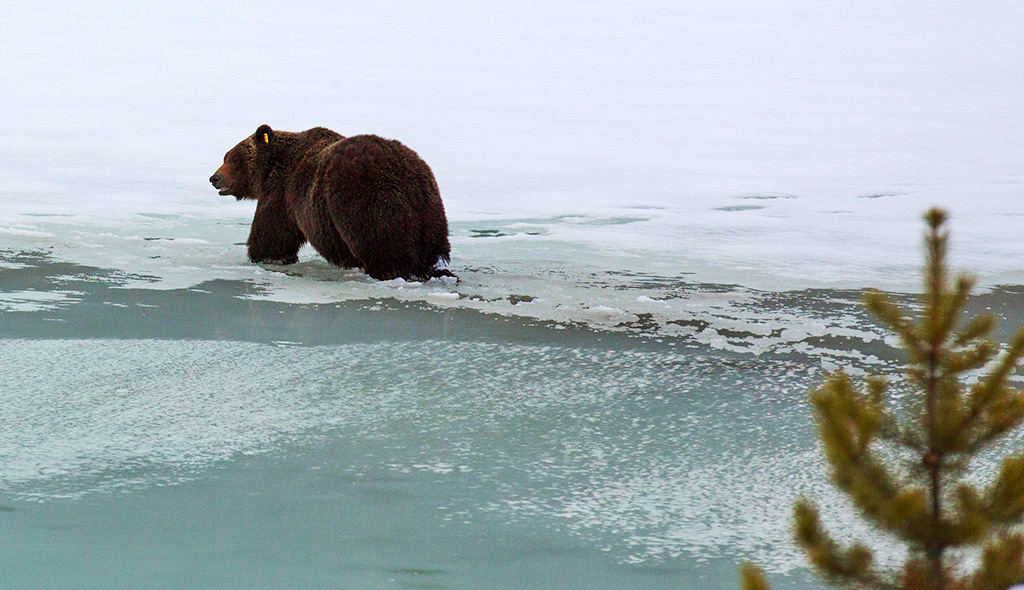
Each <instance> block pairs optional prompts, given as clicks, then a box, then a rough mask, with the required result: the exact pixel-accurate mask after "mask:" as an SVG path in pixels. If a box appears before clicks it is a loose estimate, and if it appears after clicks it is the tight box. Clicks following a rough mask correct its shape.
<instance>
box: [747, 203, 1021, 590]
mask: <svg viewBox="0 0 1024 590" xmlns="http://www.w3.org/2000/svg"><path fill="white" fill-rule="evenodd" d="M945 218H946V215H945V213H944V212H943V211H941V210H938V209H932V210H931V211H929V212H928V213H927V214H926V215H925V221H926V222H927V224H928V231H927V233H926V235H925V245H926V247H927V262H926V265H925V269H924V274H925V285H924V295H923V296H922V300H921V309H920V314H919V317H918V318H917V319H916V320H914V321H912V320H911V319H908V318H907V317H906V316H905V315H904V314H903V312H902V311H901V310H900V309H899V308H898V307H897V306H896V305H895V304H894V303H893V302H892V301H890V300H889V298H887V297H886V296H885V295H883V294H882V293H880V292H878V291H869V292H868V293H867V294H866V295H865V297H864V303H865V305H866V306H867V308H868V310H869V311H870V312H871V313H872V314H873V315H874V316H875V317H876V318H877V319H878V320H879V321H880V322H881V323H882V324H884V325H885V327H887V328H888V329H889V330H891V331H892V332H893V333H894V334H895V335H897V336H898V337H899V339H900V342H901V344H902V347H903V349H904V350H905V352H906V355H907V362H906V369H907V371H906V375H907V379H906V382H905V384H904V385H905V389H904V391H905V394H906V395H905V398H904V403H903V404H902V406H903V407H902V408H901V409H900V410H899V411H896V410H895V409H894V408H893V407H892V406H891V405H890V404H889V403H888V397H889V396H888V394H889V383H888V381H887V380H885V379H883V378H881V377H870V378H868V379H866V380H865V381H864V382H863V383H862V384H858V383H856V382H855V381H854V380H853V379H852V378H851V377H850V376H849V375H847V374H846V373H845V372H843V371H841V370H840V371H837V372H835V373H833V374H832V375H830V376H829V377H828V378H827V379H826V380H825V382H824V383H822V384H821V385H820V386H818V387H817V388H815V389H814V390H812V391H811V394H810V401H811V405H812V407H813V410H814V414H815V418H816V419H817V423H818V432H819V434H820V437H821V441H822V445H823V447H824V451H825V456H826V459H827V460H828V463H829V465H830V467H831V471H832V481H833V483H834V484H835V485H836V487H838V488H839V489H840V490H842V491H843V492H845V493H846V494H847V495H848V496H849V497H850V499H851V500H852V501H853V503H854V505H855V506H856V507H857V509H858V510H859V512H860V515H861V516H862V517H863V518H865V519H866V520H867V521H869V522H870V523H871V524H872V525H874V527H875V528H877V529H880V530H882V531H885V532H887V533H889V534H890V535H892V536H893V537H895V538H896V539H897V540H898V541H899V542H901V543H903V544H905V545H906V547H907V549H908V553H909V557H908V559H907V562H906V563H905V564H904V565H903V566H902V567H901V568H899V569H896V570H890V569H886V568H883V567H880V566H878V565H877V564H876V563H875V559H874V554H873V553H872V551H871V550H870V549H869V548H868V547H867V545H864V544H860V543H855V544H853V545H850V546H844V545H842V544H840V543H839V542H837V541H836V540H835V539H833V538H832V537H831V536H830V535H829V533H828V531H826V530H825V528H824V527H823V526H822V523H821V521H820V518H819V514H818V509H817V508H816V507H815V506H814V504H813V503H812V502H811V501H810V500H807V499H801V500H799V501H798V502H797V503H796V505H795V506H794V516H795V527H794V529H795V530H794V534H795V537H796V542H797V543H798V544H799V545H800V546H801V547H802V548H803V549H804V551H805V552H806V553H807V556H808V558H809V560H810V562H811V564H812V565H813V566H814V569H815V570H817V571H818V573H819V574H820V575H821V576H822V577H823V578H824V579H825V581H826V582H828V583H830V584H832V585H835V586H840V587H845V588H879V589H893V590H896V589H899V590H1006V588H1008V587H1010V586H1012V585H1013V584H1019V583H1022V582H1024V536H1022V535H1021V534H1020V533H1019V532H1018V531H1017V530H1016V529H1015V525H1017V524H1019V523H1020V522H1021V517H1022V515H1024V455H1018V456H1013V457H1008V458H1005V459H1004V460H1003V463H1002V466H1001V469H1000V470H999V472H998V474H997V475H996V476H995V479H994V480H992V481H991V482H989V483H988V485H987V486H986V487H982V488H979V487H975V486H974V485H971V484H969V483H968V482H967V479H966V477H965V476H966V475H968V474H969V472H970V466H971V465H970V463H971V460H972V459H973V458H974V457H975V456H976V455H977V454H978V453H979V452H982V451H984V450H985V449H986V448H987V447H989V446H990V445H991V444H992V443H994V442H996V441H998V440H999V439H1000V438H1001V437H1003V436H1005V435H1006V434H1007V433H1008V432H1010V431H1011V430H1012V429H1014V428H1016V427H1017V426H1019V425H1020V424H1021V422H1022V421H1024V395H1022V394H1021V393H1020V392H1019V391H1016V390H1015V389H1013V388H1011V387H1010V386H1009V385H1008V383H1007V380H1008V377H1009V376H1010V375H1011V374H1012V373H1013V371H1014V370H1015V368H1016V365H1017V362H1018V361H1019V360H1020V358H1021V355H1022V354H1024V330H1021V331H1019V332H1018V333H1017V335H1016V337H1014V339H1013V341H1012V342H1011V343H1010V345H1009V346H1008V348H1007V349H1006V350H1005V351H1003V352H1002V353H1000V351H999V347H998V346H997V345H996V343H995V342H993V341H992V340H991V338H990V335H991V333H992V330H993V328H994V325H995V323H994V321H993V318H992V316H991V315H988V314H985V315H980V316H977V317H974V318H970V319H965V318H964V308H965V306H966V304H967V300H968V298H969V295H970V290H971V287H972V285H973V280H972V279H970V278H968V277H963V276H961V277H957V278H956V279H955V280H954V281H953V282H952V283H951V282H950V279H949V278H948V277H947V267H946V262H945V256H946V246H947V240H948V233H947V232H945V231H944V229H943V224H944V223H945ZM970 547H980V548H981V559H980V562H979V563H978V566H977V569H976V570H975V571H974V572H970V573H967V572H965V571H963V568H962V567H955V566H956V565H961V566H962V564H961V563H960V561H959V560H961V559H962V557H963V552H962V551H958V550H961V549H965V548H970ZM741 581H742V584H743V588H744V589H745V590H766V589H767V588H768V585H767V583H766V582H765V579H764V576H763V573H762V572H761V571H760V570H759V569H758V568H756V567H754V566H752V565H749V564H747V565H745V566H744V567H743V569H742V571H741Z"/></svg>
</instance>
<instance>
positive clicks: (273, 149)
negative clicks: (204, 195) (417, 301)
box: [210, 125, 454, 280]
mask: <svg viewBox="0 0 1024 590" xmlns="http://www.w3.org/2000/svg"><path fill="white" fill-rule="evenodd" d="M264 134H266V136H265V137H266V141H265V140H264ZM210 181H211V182H212V183H213V185H214V187H216V188H218V189H221V190H220V194H224V195H234V196H235V198H237V199H238V200H241V199H255V200H256V215H255V217H254V218H253V220H252V229H251V230H250V232H249V240H248V242H247V244H248V248H249V260H251V261H253V262H273V263H278V264H291V263H294V262H297V261H298V252H299V248H301V247H302V245H303V244H304V243H306V241H309V243H310V244H311V245H312V246H313V247H314V248H315V249H316V251H317V252H319V253H320V255H322V256H323V257H324V258H326V259H327V261H328V262H330V263H331V264H335V265H338V266H344V267H361V268H363V269H364V270H365V271H366V273H367V274H368V275H370V276H371V277H373V278H375V279H380V280H387V279H393V278H396V277H402V278H404V279H410V280H422V279H427V278H430V277H434V276H454V275H452V274H451V273H450V272H448V271H447V270H438V269H436V268H435V265H436V264H437V263H439V262H443V263H447V262H448V261H449V254H450V251H451V247H450V246H449V244H448V221H447V219H446V218H445V214H444V205H442V203H441V195H440V193H439V191H438V188H437V182H436V181H435V180H434V174H433V173H432V172H431V171H430V167H428V166H427V164H426V162H424V161H423V160H422V159H420V157H419V156H418V155H417V154H416V152H414V151H412V150H411V149H409V148H407V147H405V146H404V145H402V144H401V143H399V142H397V141H394V140H390V139H384V138H381V137H377V136H376V135H357V136H354V137H348V138H345V137H343V136H341V135H339V134H337V133H335V132H333V131H331V130H329V129H324V128H323V127H315V128H313V129H309V130H307V131H301V132H298V133H290V132H287V131H274V130H272V129H271V128H270V127H269V126H267V125H262V126H260V128H259V129H257V130H256V133H254V134H253V135H252V136H250V137H248V138H246V139H244V140H242V141H241V142H240V143H239V144H238V145H236V146H235V147H234V148H232V149H231V151H229V152H228V153H227V154H226V155H225V156H224V165H223V166H221V167H220V168H219V169H218V170H217V172H216V173H215V174H214V175H213V176H212V177H211V178H210Z"/></svg>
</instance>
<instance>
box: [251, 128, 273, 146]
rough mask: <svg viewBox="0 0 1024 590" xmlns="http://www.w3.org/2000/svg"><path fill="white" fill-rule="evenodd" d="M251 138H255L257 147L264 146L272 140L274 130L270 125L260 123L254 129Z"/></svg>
mask: <svg viewBox="0 0 1024 590" xmlns="http://www.w3.org/2000/svg"><path fill="white" fill-rule="evenodd" d="M253 139H255V140H256V145H257V147H264V146H267V145H270V144H271V142H273V141H274V130H273V129H271V128H270V125H260V126H259V128H258V129H256V134H255V135H253Z"/></svg>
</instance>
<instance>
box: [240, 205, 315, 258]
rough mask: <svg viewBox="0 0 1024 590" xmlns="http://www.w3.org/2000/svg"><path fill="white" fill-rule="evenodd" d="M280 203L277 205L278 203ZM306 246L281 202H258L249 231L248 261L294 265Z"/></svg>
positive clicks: (300, 232) (300, 231) (303, 238)
mask: <svg viewBox="0 0 1024 590" xmlns="http://www.w3.org/2000/svg"><path fill="white" fill-rule="evenodd" d="M277 201H280V202H277ZM305 243H306V236H304V235H303V234H302V230H301V229H299V226H298V224H296V223H295V220H294V219H292V217H291V215H289V214H288V210H287V209H286V208H285V205H284V202H283V199H281V200H278V199H267V200H262V199H261V200H260V201H258V202H257V204H256V215H255V216H254V217H253V219H252V228H251V229H250V230H249V240H248V241H247V242H246V244H247V245H248V248H249V260H251V261H252V262H255V263H260V262H263V263H267V264H294V263H296V262H298V261H299V248H301V247H302V245H303V244H305Z"/></svg>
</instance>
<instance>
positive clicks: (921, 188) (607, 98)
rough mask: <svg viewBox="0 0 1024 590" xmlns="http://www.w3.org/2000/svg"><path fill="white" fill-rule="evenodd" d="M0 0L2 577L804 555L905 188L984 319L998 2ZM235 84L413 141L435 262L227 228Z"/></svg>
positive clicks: (998, 225)
mask: <svg viewBox="0 0 1024 590" xmlns="http://www.w3.org/2000/svg"><path fill="white" fill-rule="evenodd" d="M5 8H7V10H5V12H4V18H3V19H2V22H0V78H2V79H3V80H4V84H3V92H2V95H0V106H2V107H3V108H0V128H2V129H3V133H0V507H4V508H10V509H11V510H3V511H0V534H2V535H3V536H4V538H5V539H8V540H12V542H5V543H3V544H0V571H2V572H3V574H2V575H3V577H2V578H0V586H3V587H11V588H48V589H49V588H65V587H72V586H74V587H79V588H96V589H100V588H104V589H105V588H111V587H132V588H147V589H148V588H181V587H188V588H268V589H269V588H323V587H346V588H386V587H395V588H402V587H412V588H467V589H468V588H474V589H475V588H495V589H498V588H501V589H505V588H545V587H550V588H587V589H594V588H609V589H611V588H616V589H617V588H694V589H696V588H732V587H735V584H736V567H737V564H738V563H739V562H740V561H743V560H746V559H754V560H756V561H758V562H759V563H761V564H762V565H764V566H765V568H766V569H767V570H768V571H769V572H770V573H771V575H772V576H773V583H774V587H775V588H779V589H784V590H812V589H814V590H817V589H819V588H820V587H821V586H820V585H819V584H818V583H817V582H816V581H814V580H813V579H812V578H811V576H810V575H809V573H808V571H807V569H806V567H805V560H804V559H803V557H802V556H801V555H800V554H799V552H797V551H796V550H795V548H794V547H793V546H792V544H791V542H790V533H789V516H790V506H791V503H792V501H793V499H794V498H795V497H796V496H797V495H799V494H808V495H811V496H813V497H814V498H816V499H818V500H819V501H820V502H821V503H822V504H823V505H824V507H825V512H826V514H828V515H829V518H831V519H832V522H833V524H834V525H835V526H836V527H839V528H840V529H841V530H843V531H846V532H847V534H849V535H850V536H851V537H852V536H855V535H859V534H862V533H864V529H863V528H862V527H861V526H860V525H859V524H858V523H857V521H856V519H855V517H854V516H853V514H852V512H851V510H850V508H849V506H848V505H847V504H845V503H844V501H843V500H842V499H841V498H840V497H838V496H837V495H836V494H835V493H833V491H832V490H831V489H830V487H829V485H828V483H827V477H826V475H825V473H824V472H823V471H822V466H821V464H820V460H819V455H818V452H817V450H816V448H815V441H814V437H813V431H812V425H811V423H810V417H809V413H808V409H807V406H806V404H805V398H806V391H807V388H808V386H809V385H811V384H813V383H815V382H816V381H817V380H818V379H820V377H821V375H822V374H823V371H824V370H825V369H829V368H833V367H835V366H837V365H839V364H843V365H847V364H848V365H852V366H854V367H855V368H857V369H858V370H871V371H888V370H891V369H892V367H893V362H894V361H895V360H897V358H898V357H897V355H896V354H895V352H894V350H893V349H892V348H890V346H889V345H888V344H886V342H885V341H883V340H882V339H881V338H880V334H879V332H878V329H877V328H876V327H875V326H874V325H873V324H872V323H871V322H870V321H868V319H867V318H866V317H865V315H864V313H863V312H862V310H861V309H860V307H859V305H858V303H857V299H858V297H859V292H860V290H861V289H862V288H864V287H867V286H877V287H882V288H885V289H887V290H890V291H894V292H898V293H908V292H912V291H914V290H916V289H917V281H918V279H917V266H918V264H919V260H920V252H919V245H918V243H919V236H920V232H921V228H922V224H921V223H920V215H921V214H922V212H923V211H924V210H925V209H926V208H927V207H929V206H932V205H940V206H944V207H946V208H948V209H949V210H950V212H951V217H952V218H951V229H952V230H953V243H952V248H953V250H952V259H953V262H954V264H955V265H958V266H960V267H964V268H969V269H971V270H972V271H974V272H975V273H976V274H977V275H978V278H979V281H980V283H981V285H982V287H983V288H984V290H985V293H984V294H982V295H981V296H979V297H978V298H977V299H976V300H975V302H974V305H975V307H976V308H978V309H983V308H991V309H992V310H994V311H995V312H996V313H997V315H999V316H1000V317H1001V318H1003V319H1004V320H1006V322H1005V325H1004V326H1003V329H1004V330H1006V331H1009V330H1010V329H1011V328H1012V327H1013V326H1015V325H1019V324H1022V323H1024V313H1022V312H1021V310H1022V309H1024V287H1021V285H1024V270H1022V269H1024V266H1022V265H1021V264H1020V261H1021V260H1022V259H1024V240H1021V239H1020V237H1019V236H1020V224H1021V220H1022V219H1024V199H1022V198H1021V197H1022V190H1024V147H1022V144H1021V142H1020V138H1021V137H1024V110H1022V109H1021V108H1020V99H1021V97H1022V96H1024V76H1021V75H1020V73H1021V72H1022V71H1024V37H1022V36H1021V35H1020V30H1021V24H1022V22H1024V6H1022V5H1021V4H1020V3H1018V2H990V3H987V4H985V5H984V6H979V5H971V6H966V5H962V4H960V3H954V2H909V3H903V4H901V5H899V6H892V5H891V4H890V3H882V2H861V3H850V2H829V1H826V2H788V3H786V4H785V6H774V5H772V6H769V5H762V4H761V3H756V2H752V1H750V0H735V1H731V2H706V3H705V2H690V3H668V2H634V3H605V2H591V3H583V2H556V3H550V2H532V1H529V2H520V3H516V4H515V5H485V4H483V5H482V4H479V3H471V2H437V3H430V4H423V5H412V4H408V3H384V4H378V5H375V6H373V7H367V6H365V5H357V4H353V3H347V2H332V3H321V2H300V3H292V4H289V5H287V6H285V5H279V4H275V3H263V4H260V5H248V4H243V3H234V2H226V3H216V4H210V3H201V2H188V1H186V2H179V3H175V4H174V5H173V6H167V5H160V4H156V3H147V2H143V3H128V2H80V3H76V4H75V5H73V6H68V5H66V4H65V3H58V2H49V1H45V0H44V1H42V2H20V1H14V2H8V3H7V5H6V6H5ZM261 123H268V124H270V125H271V126H273V127H274V128H278V129H283V130H301V129H305V128H308V127H312V126H316V125H323V126H327V127H330V128H332V129H334V130H336V131H338V132H340V133H343V134H345V135H354V134H358V133H377V134H381V135H384V136H387V137H394V138H397V139H400V140H402V141H403V142H405V143H406V144H408V145H409V146H410V147H412V148H413V149H415V150H416V151H418V152H419V153H420V155H421V156H422V157H423V158H424V159H425V160H426V161H427V162H428V163H429V164H430V165H431V166H432V168H433V170H434V172H435V174H436V176H437V178H438V182H439V184H440V187H441V193H442V197H443V198H444V202H445V205H446V209H447V213H448V217H449V220H450V222H451V234H452V235H451V241H452V247H453V250H452V269H453V270H454V271H455V272H456V273H457V274H458V275H459V276H460V278H461V281H460V282H459V283H458V284H449V283H444V282H439V281H431V282H428V283H425V284H419V283H406V282H404V281H400V280H399V281H389V282H383V283H379V282H374V281H372V280H370V279H368V278H367V277H366V276H365V275H363V274H361V273H359V272H355V271H343V270H339V269H335V268H332V267H330V266H329V265H327V264H326V263H325V262H324V261H323V260H322V259H320V258H319V257H318V256H316V254H315V253H314V252H312V251H311V250H309V249H305V250H303V252H302V253H301V254H300V262H299V264H296V265H292V266H289V267H274V266H264V267H260V266H255V265H252V264H250V263H248V261H247V260H246V258H245V246H244V242H245V239H246V236H247V234H248V227H249V222H250V221H251V219H252V213H253V205H252V204H251V203H236V202H235V201H234V199H232V198H229V197H227V198H226V197H218V196H217V195H216V192H215V191H214V190H213V189H212V188H210V186H209V185H208V183H207V181H206V179H207V178H208V177H209V176H210V174H212V173H213V171H214V170H215V169H216V168H217V166H218V165H219V164H220V162H221V158H222V156H223V154H224V152H225V151H227V150H228V149H229V148H230V147H231V146H233V145H234V144H235V143H236V142H237V141H239V140H240V139H242V138H243V137H244V136H246V135H248V134H250V133H252V131H253V130H255V128H256V127H257V126H258V125H259V124H261ZM1003 337H1004V339H1005V337H1006V334H1005V333H1004V334H1003Z"/></svg>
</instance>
